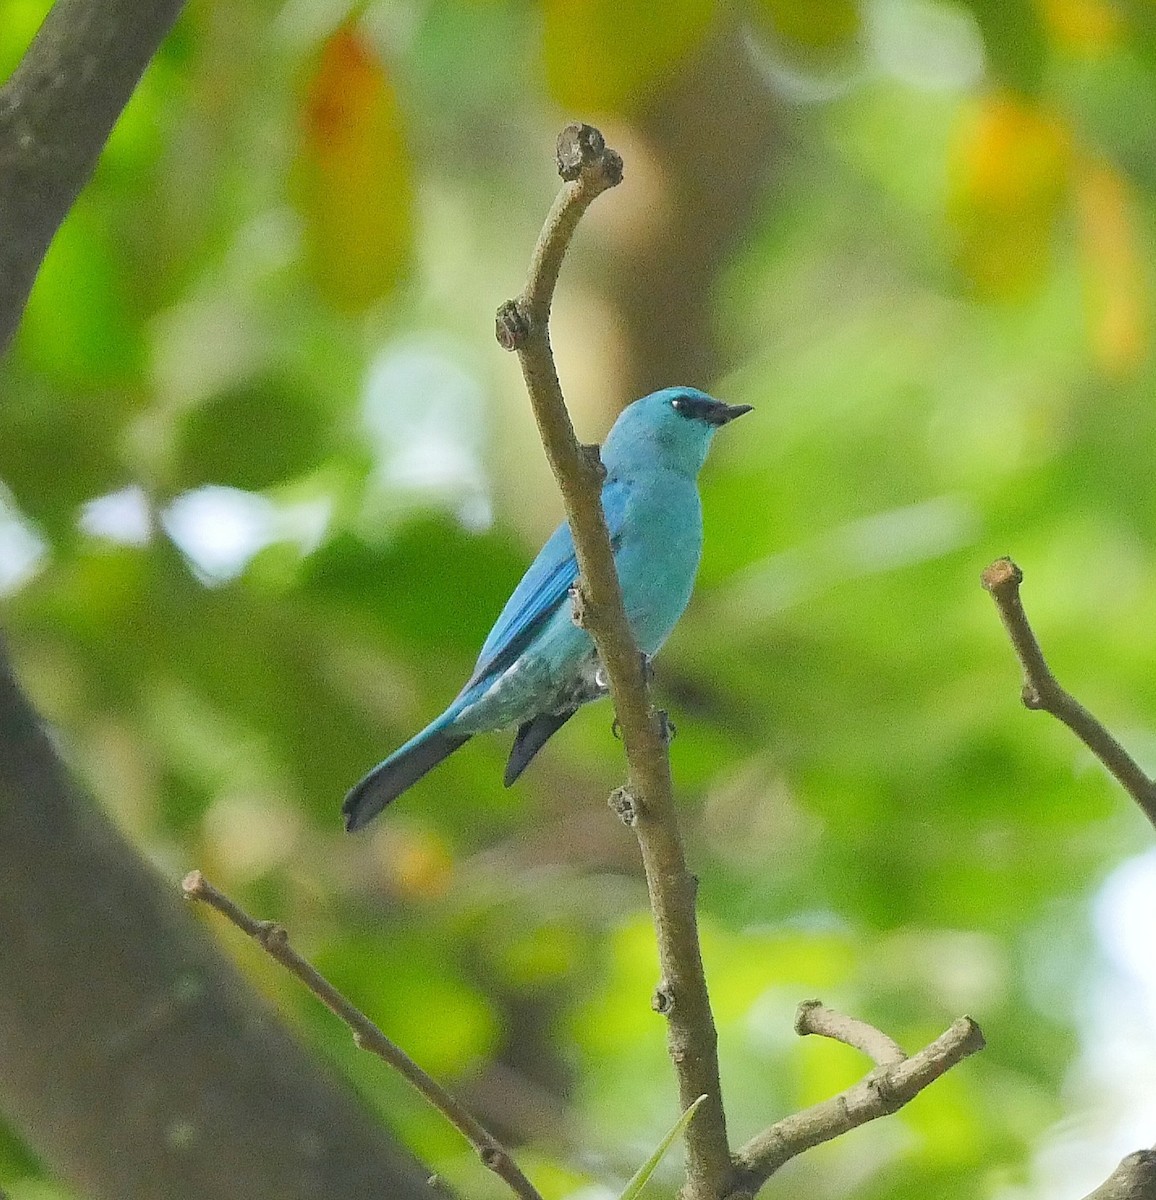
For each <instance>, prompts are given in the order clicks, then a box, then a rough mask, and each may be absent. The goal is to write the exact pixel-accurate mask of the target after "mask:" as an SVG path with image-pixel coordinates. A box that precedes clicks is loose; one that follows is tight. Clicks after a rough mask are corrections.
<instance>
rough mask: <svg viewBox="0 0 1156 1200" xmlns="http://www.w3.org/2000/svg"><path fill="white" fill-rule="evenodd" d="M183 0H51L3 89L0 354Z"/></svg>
mask: <svg viewBox="0 0 1156 1200" xmlns="http://www.w3.org/2000/svg"><path fill="white" fill-rule="evenodd" d="M182 4H183V0H56V3H55V4H54V5H53V7H52V11H51V12H50V13H49V14H48V16H47V18H46V19H45V21H44V24H43V25H42V26H41V27H40V31H39V32H38V33H37V35H36V37H35V39H34V40H33V42H32V45H31V46H30V47H29V48H28V51H27V53H26V54H25V55H24V58H23V60H22V61H21V62H20V64H19V66H17V68H16V70H15V71H14V72H13V73H12V76H11V78H10V79H9V80H8V81H7V82H6V83H5V84H4V86H3V87H0V355H2V354H3V353H4V351H5V350H6V349H7V348H8V344H9V342H10V341H11V340H12V335H13V334H14V333H15V331H16V327H17V325H18V324H19V323H20V316H21V314H22V313H23V311H24V306H25V304H26V303H27V301H28V294H29V292H31V290H32V282H33V280H34V279H35V278H36V272H37V271H38V270H39V269H40V264H41V262H42V261H43V259H44V255H45V252H46V251H47V250H48V244H49V243H50V242H51V241H52V238H53V236H54V235H55V234H56V231H57V229H58V228H59V227H60V223H61V222H62V221H63V220H64V217H65V214H66V213H67V212H68V210H69V209H70V208H71V207H72V204H73V202H74V201H75V200H76V197H77V196H78V195H79V193H80V190H81V188H83V187H84V185H85V184H86V183H87V182H88V180H89V177H90V176H91V175H92V171H93V168H94V167H95V165H96V160H97V158H98V157H99V156H100V152H101V150H102V149H103V148H104V144H105V142H106V141H107V140H108V136H109V134H110V133H111V132H112V127H113V125H115V124H116V120H117V118H118V117H119V116H120V114H121V110H122V109H123V108H124V106H125V104H126V103H128V99H129V97H130V96H131V95H132V93H133V89H134V88H135V87H136V85H137V81H138V80H139V79H140V77H141V75H142V74H143V73H144V69H145V67H146V66H148V62H149V59H151V58H152V56H153V54H154V53H155V51H156V49H157V47H158V46H159V45H160V43H161V41H162V40H163V39H164V36H165V34H167V33H168V31H169V29H170V28H171V27H172V24H173V22H174V21H175V20H176V18H177V14H178V13H179V12H180V10H181V7H182Z"/></svg>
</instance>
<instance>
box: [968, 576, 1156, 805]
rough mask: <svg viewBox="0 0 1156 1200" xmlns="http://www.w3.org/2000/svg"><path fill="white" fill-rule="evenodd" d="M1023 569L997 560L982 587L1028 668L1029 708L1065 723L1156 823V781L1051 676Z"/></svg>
mask: <svg viewBox="0 0 1156 1200" xmlns="http://www.w3.org/2000/svg"><path fill="white" fill-rule="evenodd" d="M1023 577H1024V575H1023V572H1022V571H1021V570H1020V569H1019V567H1017V566H1016V565H1015V563H1014V562H1012V560H1011V559H1010V558H1000V559H996V561H995V562H993V563H992V564H991V566H990V567H988V568H987V570H986V571H984V573H983V577H982V578H983V586H984V587H985V588H986V589H987V590H988V591H989V592H990V593H991V597H992V599H993V600H994V601H995V603H996V607H997V608H998V609H999V615H1000V618H1001V619H1002V620H1003V623H1004V628H1005V629H1006V630H1007V632H1008V637H1010V638H1011V643H1012V647H1013V648H1014V650H1015V652H1016V655H1017V656H1018V658H1019V660H1020V665H1021V666H1022V667H1023V670H1024V685H1023V693H1022V695H1023V702H1024V707H1025V708H1031V709H1042V710H1043V711H1044V712H1048V713H1051V714H1052V716H1053V717H1056V718H1057V719H1058V720H1060V721H1063V723H1064V724H1065V725H1066V726H1067V727H1068V728H1069V729H1070V730H1071V731H1072V732H1073V733H1074V734H1075V735H1076V737H1078V738H1079V739H1080V741H1082V742H1083V743H1084V745H1085V746H1087V747H1088V749H1089V750H1091V752H1092V753H1093V754H1094V755H1095V756H1096V757H1097V758H1098V759H1099V760H1100V762H1102V763H1103V764H1104V766H1105V767H1107V768H1108V770H1109V771H1110V772H1111V773H1112V774H1113V775H1114V776H1115V777H1116V779H1117V780H1119V782H1120V783H1121V784H1122V785H1123V787H1124V790H1125V791H1126V792H1127V793H1128V795H1129V796H1131V797H1132V799H1133V800H1135V801H1136V803H1137V804H1138V805H1139V806H1140V808H1141V809H1142V810H1143V812H1144V815H1145V816H1146V817H1147V818H1148V820H1149V821H1151V822H1152V824H1153V825H1156V781H1153V780H1152V779H1151V778H1150V777H1149V776H1148V775H1146V774H1145V773H1144V772H1143V771H1142V770H1141V769H1140V767H1139V766H1138V765H1137V763H1136V761H1135V759H1133V758H1132V756H1131V755H1130V754H1129V753H1128V752H1127V750H1125V749H1124V747H1123V746H1121V745H1120V743H1119V742H1118V741H1116V739H1115V738H1114V737H1113V736H1112V735H1111V734H1110V733H1109V732H1108V731H1107V729H1105V728H1104V726H1103V725H1101V724H1100V722H1099V721H1098V720H1097V719H1096V718H1095V717H1094V716H1092V714H1091V713H1090V712H1088V710H1087V709H1086V708H1085V707H1084V706H1083V705H1082V704H1081V703H1080V702H1079V701H1078V700H1076V699H1075V697H1074V696H1072V695H1070V694H1069V693H1068V692H1066V691H1065V690H1064V689H1063V688H1062V687H1061V686H1060V684H1059V682H1058V681H1057V680H1056V677H1055V676H1054V675H1053V674H1052V672H1051V669H1050V668H1049V667H1048V664H1047V662H1046V661H1045V659H1044V653H1043V651H1042V650H1041V649H1040V644H1039V642H1037V641H1036V636H1035V634H1034V633H1033V632H1032V628H1031V626H1030V625H1029V624H1028V618H1027V613H1025V612H1024V607H1023V603H1022V602H1021V600H1020V584H1021V583H1022V582H1023Z"/></svg>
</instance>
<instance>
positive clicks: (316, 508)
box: [161, 484, 333, 584]
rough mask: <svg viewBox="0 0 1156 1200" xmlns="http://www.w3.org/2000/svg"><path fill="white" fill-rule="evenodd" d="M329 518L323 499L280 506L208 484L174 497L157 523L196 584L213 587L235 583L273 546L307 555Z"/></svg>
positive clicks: (328, 503)
mask: <svg viewBox="0 0 1156 1200" xmlns="http://www.w3.org/2000/svg"><path fill="white" fill-rule="evenodd" d="M332 515H333V505H332V502H331V501H330V500H329V499H327V498H325V497H319V498H317V499H314V500H303V501H300V502H298V503H296V504H287V505H279V504H275V503H274V502H273V501H272V500H270V499H269V498H268V497H267V496H262V495H259V494H257V493H256V492H246V491H242V490H241V489H239V488H231V487H221V486H219V485H216V484H211V485H208V486H206V487H200V488H196V489H195V490H194V491H191V492H185V493H183V494H182V495H180V496H178V497H177V498H176V499H175V500H174V501H173V502H172V503H171V504H170V505H169V506H168V508H166V509H165V510H164V512H163V513H161V524H162V525H164V527H165V531H166V532H167V533H168V535H169V537H171V538H172V539H173V542H174V543H175V544H176V546H177V547H178V548H179V549H180V551H181V553H182V554H184V555H185V557H186V558H188V560H189V561H190V562H191V563H192V565H193V567H194V569H195V570H196V571H197V573H198V575H199V576H200V577H201V579H202V580H203V581H204V582H205V583H209V584H214V583H227V582H228V581H229V580H230V579H235V578H236V577H237V576H238V575H240V574H241V572H242V571H244V569H245V567H246V566H247V565H248V564H249V562H250V560H251V559H252V558H253V556H254V555H255V554H257V553H258V552H259V551H261V550H263V549H264V548H265V547H266V546H271V545H272V544H273V543H274V542H293V543H295V544H296V546H297V548H298V549H299V550H300V551H301V553H302V554H310V553H312V551H314V550H316V549H317V547H318V546H319V545H320V544H321V542H322V540H323V539H324V537H325V533H326V531H327V530H328V528H329V523H330V520H331V518H332Z"/></svg>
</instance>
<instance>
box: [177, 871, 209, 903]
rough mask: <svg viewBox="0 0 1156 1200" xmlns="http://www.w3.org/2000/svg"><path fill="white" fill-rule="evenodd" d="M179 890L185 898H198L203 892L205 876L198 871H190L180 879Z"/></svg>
mask: <svg viewBox="0 0 1156 1200" xmlns="http://www.w3.org/2000/svg"><path fill="white" fill-rule="evenodd" d="M181 891H182V892H184V895H185V899H186V900H200V899H201V897H202V896H203V895H204V894H205V877H204V876H203V875H202V874H201V873H200V871H190V872H189V873H188V874H187V875H186V876H185V877H184V879H182V880H181Z"/></svg>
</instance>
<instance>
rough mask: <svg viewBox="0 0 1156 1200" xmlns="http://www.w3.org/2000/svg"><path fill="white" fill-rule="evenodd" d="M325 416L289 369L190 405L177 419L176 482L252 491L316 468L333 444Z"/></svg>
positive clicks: (181, 485)
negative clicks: (285, 372)
mask: <svg viewBox="0 0 1156 1200" xmlns="http://www.w3.org/2000/svg"><path fill="white" fill-rule="evenodd" d="M336 441H337V439H335V438H334V436H333V417H332V414H331V413H330V412H328V411H327V410H326V408H325V406H324V405H323V404H322V403H321V402H320V400H319V399H318V398H317V397H316V396H315V395H313V394H312V393H311V392H310V391H309V390H307V388H306V387H305V386H304V385H303V384H302V382H301V381H300V380H299V379H297V378H296V377H294V376H290V375H287V374H284V373H281V372H276V371H273V372H269V373H266V374H263V375H258V376H255V377H253V378H251V379H248V380H245V381H244V382H242V383H238V384H237V385H236V386H234V387H232V388H229V389H228V390H226V391H224V392H220V393H218V394H217V395H216V396H213V397H211V398H210V399H208V400H205V401H204V402H202V403H200V404H198V405H197V406H196V407H195V408H193V409H191V410H190V411H189V412H188V413H187V414H186V415H185V416H184V417H183V419H182V421H181V425H180V429H179V431H178V434H177V445H176V450H175V459H176V466H175V479H174V483H175V485H176V486H177V487H178V488H182V489H183V488H193V487H198V486H200V485H201V484H206V483H217V484H223V485H225V486H227V487H235V488H242V489H244V490H247V491H260V490H261V489H263V488H267V487H272V486H273V485H274V484H276V483H281V482H283V481H284V480H286V479H291V478H293V477H294V476H296V475H301V474H304V473H305V472H306V471H308V470H310V469H312V468H314V467H316V466H318V465H319V463H321V462H322V461H323V460H324V458H325V457H326V456H327V454H329V453H330V452H331V451H332V449H333V448H334V446H335V444H336Z"/></svg>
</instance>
